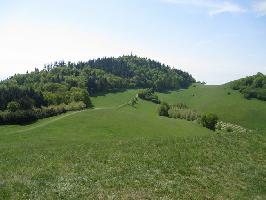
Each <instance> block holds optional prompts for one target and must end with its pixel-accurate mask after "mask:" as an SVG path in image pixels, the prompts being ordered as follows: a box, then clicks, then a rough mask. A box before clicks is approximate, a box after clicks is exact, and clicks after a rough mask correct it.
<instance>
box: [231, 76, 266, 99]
mask: <svg viewBox="0 0 266 200" xmlns="http://www.w3.org/2000/svg"><path fill="white" fill-rule="evenodd" d="M231 87H232V89H234V90H239V91H240V92H241V93H242V94H244V97H245V98H247V99H251V98H257V99H260V100H264V101H266V76H265V75H264V74H262V73H257V74H256V75H254V76H248V77H246V78H241V79H239V80H236V81H233V82H231Z"/></svg>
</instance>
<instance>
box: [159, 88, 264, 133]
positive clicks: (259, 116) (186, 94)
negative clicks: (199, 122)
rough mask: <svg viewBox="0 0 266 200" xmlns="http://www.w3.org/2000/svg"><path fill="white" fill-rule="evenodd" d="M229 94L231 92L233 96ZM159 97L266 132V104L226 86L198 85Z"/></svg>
mask: <svg viewBox="0 0 266 200" xmlns="http://www.w3.org/2000/svg"><path fill="white" fill-rule="evenodd" d="M227 92H231V95H228V94H227ZM193 94H194V96H193ZM159 96H160V98H161V99H163V100H164V101H167V102H169V103H176V102H184V103H186V104H187V105H189V106H190V107H192V108H195V109H196V110H198V111H200V112H207V111H208V112H214V113H216V114H217V115H218V116H219V117H220V119H221V120H224V121H227V122H232V123H235V124H239V125H242V126H244V127H247V128H250V129H258V130H266V102H264V101H260V100H256V99H252V100H246V99H244V98H243V95H242V94H240V93H239V92H238V91H233V90H231V89H230V88H229V87H228V86H226V85H222V86H202V85H197V86H196V87H190V88H189V89H188V90H181V91H176V92H171V93H170V94H159Z"/></svg>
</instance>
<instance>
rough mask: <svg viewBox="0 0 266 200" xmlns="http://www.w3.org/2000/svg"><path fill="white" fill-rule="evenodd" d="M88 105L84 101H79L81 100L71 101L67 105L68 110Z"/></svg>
mask: <svg viewBox="0 0 266 200" xmlns="http://www.w3.org/2000/svg"><path fill="white" fill-rule="evenodd" d="M86 107H87V106H86V104H85V103H83V102H82V101H79V102H71V103H70V104H68V105H67V106H66V110H67V111H75V110H83V109H85V108H86Z"/></svg>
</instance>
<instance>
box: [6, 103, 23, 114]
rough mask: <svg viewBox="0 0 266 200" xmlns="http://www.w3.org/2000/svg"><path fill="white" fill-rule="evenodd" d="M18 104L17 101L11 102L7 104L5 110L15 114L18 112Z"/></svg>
mask: <svg viewBox="0 0 266 200" xmlns="http://www.w3.org/2000/svg"><path fill="white" fill-rule="evenodd" d="M20 108H21V107H20V104H19V103H18V102H17V101H11V102H9V103H8V104H7V110H8V111H10V112H16V111H18V110H20Z"/></svg>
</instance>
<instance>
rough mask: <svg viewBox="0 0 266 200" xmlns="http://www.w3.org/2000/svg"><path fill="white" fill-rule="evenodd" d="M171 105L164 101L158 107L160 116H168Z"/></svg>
mask: <svg viewBox="0 0 266 200" xmlns="http://www.w3.org/2000/svg"><path fill="white" fill-rule="evenodd" d="M169 108H170V106H169V105H168V104H167V103H166V102H162V103H161V104H160V106H159V108H158V113H159V115H160V116H165V117H168V116H169V115H168V110H169Z"/></svg>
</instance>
